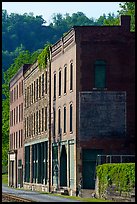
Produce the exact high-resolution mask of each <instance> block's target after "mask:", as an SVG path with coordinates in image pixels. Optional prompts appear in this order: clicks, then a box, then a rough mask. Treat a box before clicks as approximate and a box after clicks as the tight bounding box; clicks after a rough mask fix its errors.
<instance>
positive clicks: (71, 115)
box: [70, 104, 73, 132]
mask: <svg viewBox="0 0 137 204" xmlns="http://www.w3.org/2000/svg"><path fill="white" fill-rule="evenodd" d="M72 120H73V110H72V104H70V132H72Z"/></svg>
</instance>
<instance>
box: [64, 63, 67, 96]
mask: <svg viewBox="0 0 137 204" xmlns="http://www.w3.org/2000/svg"><path fill="white" fill-rule="evenodd" d="M66 88H67V67H66V66H65V67H64V93H66Z"/></svg>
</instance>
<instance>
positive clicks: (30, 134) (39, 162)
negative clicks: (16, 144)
mask: <svg viewBox="0 0 137 204" xmlns="http://www.w3.org/2000/svg"><path fill="white" fill-rule="evenodd" d="M48 110H49V108H48V74H47V70H46V69H45V70H40V69H39V67H38V62H37V61H36V62H35V63H34V64H32V65H31V66H30V67H29V68H28V69H27V70H26V71H25V73H24V188H28V189H32V190H35V189H39V190H42V188H44V189H45V190H46V191H48V180H49V178H48V168H49V167H48V166H49V162H48V160H49V159H48V145H49V142H48V140H49V131H48V124H49V120H48V118H49V116H48V114H49V113H48Z"/></svg>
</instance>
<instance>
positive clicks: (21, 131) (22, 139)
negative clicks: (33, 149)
mask: <svg viewBox="0 0 137 204" xmlns="http://www.w3.org/2000/svg"><path fill="white" fill-rule="evenodd" d="M20 141H21V144H20V146H21V147H22V144H23V129H21V140H20Z"/></svg>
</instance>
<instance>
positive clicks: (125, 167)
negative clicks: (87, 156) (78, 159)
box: [96, 163, 135, 196]
mask: <svg viewBox="0 0 137 204" xmlns="http://www.w3.org/2000/svg"><path fill="white" fill-rule="evenodd" d="M96 172H97V177H98V180H99V195H100V196H101V195H102V194H105V191H106V190H107V188H108V187H111V186H115V190H116V191H119V192H120V193H121V192H130V191H131V190H132V189H133V188H134V187H135V163H119V164H116V163H115V164H103V165H99V166H97V168H96Z"/></svg>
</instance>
